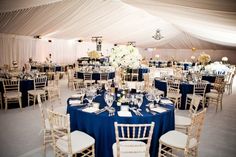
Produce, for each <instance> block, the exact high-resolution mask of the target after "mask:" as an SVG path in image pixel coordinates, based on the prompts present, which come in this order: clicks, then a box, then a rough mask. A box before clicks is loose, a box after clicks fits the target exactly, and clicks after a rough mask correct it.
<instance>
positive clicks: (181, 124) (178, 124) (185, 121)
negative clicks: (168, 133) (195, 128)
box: [175, 97, 201, 134]
mask: <svg viewBox="0 0 236 157" xmlns="http://www.w3.org/2000/svg"><path fill="white" fill-rule="evenodd" d="M200 101H201V97H193V98H192V99H191V104H190V107H189V110H188V112H189V114H188V116H180V115H175V129H176V130H179V131H182V132H183V133H186V134H187V133H188V130H189V127H190V126H191V122H192V121H191V117H192V115H193V114H196V113H197V111H198V106H199V104H200Z"/></svg>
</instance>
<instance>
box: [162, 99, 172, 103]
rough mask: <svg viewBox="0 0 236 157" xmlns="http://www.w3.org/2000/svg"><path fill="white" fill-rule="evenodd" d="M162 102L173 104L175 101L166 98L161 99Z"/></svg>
mask: <svg viewBox="0 0 236 157" xmlns="http://www.w3.org/2000/svg"><path fill="white" fill-rule="evenodd" d="M161 104H173V102H172V101H170V100H166V99H164V100H161Z"/></svg>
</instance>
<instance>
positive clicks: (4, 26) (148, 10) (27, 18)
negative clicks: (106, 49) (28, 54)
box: [0, 0, 236, 49]
mask: <svg viewBox="0 0 236 157" xmlns="http://www.w3.org/2000/svg"><path fill="white" fill-rule="evenodd" d="M22 1H24V0H22ZM200 1H201V3H200V2H199V3H197V2H196V1H193V0H189V1H183V0H177V1H173V0H168V1H164V0H155V1H154V0H153V1H152V0H145V1H141V0H140V1H139V0H132V1H131V0H124V1H119V0H106V1H104V0H63V1H58V2H56V3H51V4H47V5H41V6H38V7H29V8H25V7H23V8H25V9H22V10H15V11H11V12H2V13H0V32H1V33H7V34H18V35H28V36H34V35H41V36H45V37H49V38H58V39H68V40H70V39H83V40H84V41H91V37H92V36H102V37H103V40H104V41H106V42H108V43H118V44H119V43H120V44H126V43H127V42H129V41H136V45H137V46H139V47H144V48H145V47H158V48H166V47H167V46H170V45H172V46H171V47H168V48H176V49H183V48H189V49H190V48H192V47H197V48H198V49H205V48H207V49H214V48H215V47H219V49H231V47H225V46H220V45H228V46H234V47H236V41H235V40H236V37H235V36H236V35H235V34H236V33H235V19H236V18H235V12H234V11H235V8H234V7H233V6H234V3H227V2H225V1H218V0H215V1H214V2H212V1H211V0H206V1H203V0H200ZM127 3H128V4H127ZM0 4H1V3H0ZM203 4H204V5H203ZM35 6H37V5H35ZM220 6H222V8H221V7H220ZM157 29H160V30H161V34H162V35H163V36H164V38H163V39H161V40H155V39H153V38H152V36H153V35H154V34H155V31H156V30H157ZM186 34H188V35H191V36H194V37H195V38H198V39H200V40H192V41H190V40H189V38H188V36H186ZM177 37H178V38H177ZM202 40H203V41H202ZM194 41H196V43H194ZM199 41H201V42H200V44H199ZM205 41H208V42H205ZM172 42H173V43H172ZM209 42H213V43H216V44H211V43H209ZM206 43H207V44H206ZM217 44H220V45H217ZM178 45H179V46H178ZM183 45H184V47H182V46H183ZM195 45H196V46H195Z"/></svg>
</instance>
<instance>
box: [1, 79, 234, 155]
mask: <svg viewBox="0 0 236 157" xmlns="http://www.w3.org/2000/svg"><path fill="white" fill-rule="evenodd" d="M235 81H236V80H235ZM235 81H234V82H235ZM60 85H61V96H62V103H61V104H59V102H56V103H54V106H65V107H66V100H67V98H68V97H69V96H71V95H72V94H74V93H75V92H74V91H72V90H70V89H68V88H67V80H61V81H60ZM235 104H236V82H235V83H234V87H233V94H231V95H224V99H223V110H222V111H219V112H217V113H216V112H215V107H214V106H209V107H208V110H207V116H206V119H205V123H204V127H203V130H202V134H201V143H200V147H199V156H200V157H234V156H235V154H236V149H235V148H236V106H235ZM45 105H49V102H46V103H45ZM178 113H179V114H182V115H184V114H186V111H179V112H178ZM40 120H41V119H40V114H39V109H38V107H36V108H35V109H33V107H32V106H30V107H26V108H23V110H22V111H20V110H19V109H9V110H8V111H7V112H4V111H3V110H1V111H0V128H1V129H0V157H17V156H18V157H42V156H43V151H42V149H41V146H42V139H43V138H42V134H40V129H41V121H40ZM46 154H47V157H52V156H53V151H52V148H51V147H48V148H47V153H46Z"/></svg>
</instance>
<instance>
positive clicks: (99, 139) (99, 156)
mask: <svg viewBox="0 0 236 157" xmlns="http://www.w3.org/2000/svg"><path fill="white" fill-rule="evenodd" d="M70 99H71V98H69V99H68V101H67V103H68V107H67V111H68V113H69V114H70V123H71V131H74V130H80V131H83V132H86V133H87V134H89V135H90V136H92V137H93V138H95V152H96V157H112V156H113V154H112V145H113V143H115V141H116V139H115V129H114V122H118V123H126V124H127V123H128V124H142V123H151V122H155V127H154V131H153V137H152V142H151V148H150V156H151V157H156V156H157V154H158V146H159V138H160V136H161V135H163V134H164V133H166V132H168V131H170V130H173V129H174V123H175V122H174V107H173V105H166V107H167V108H169V110H168V111H167V112H164V113H161V114H160V113H157V114H156V115H152V114H151V113H148V112H146V111H145V107H146V106H145V105H146V104H147V103H148V101H147V100H146V98H145V97H144V101H143V104H142V106H141V108H142V111H141V113H142V114H143V116H136V115H134V114H133V113H132V117H119V116H118V115H117V113H115V116H111V117H109V116H108V113H107V112H103V113H101V114H99V115H96V114H94V113H86V112H83V111H81V110H80V107H79V106H70V104H69V100H70ZM94 101H95V102H99V103H100V108H103V107H104V106H105V105H106V103H105V101H104V99H103V97H102V96H98V97H96V99H95V100H94ZM113 107H114V108H115V109H116V111H119V107H118V106H117V105H116V102H114V103H113Z"/></svg>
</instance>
